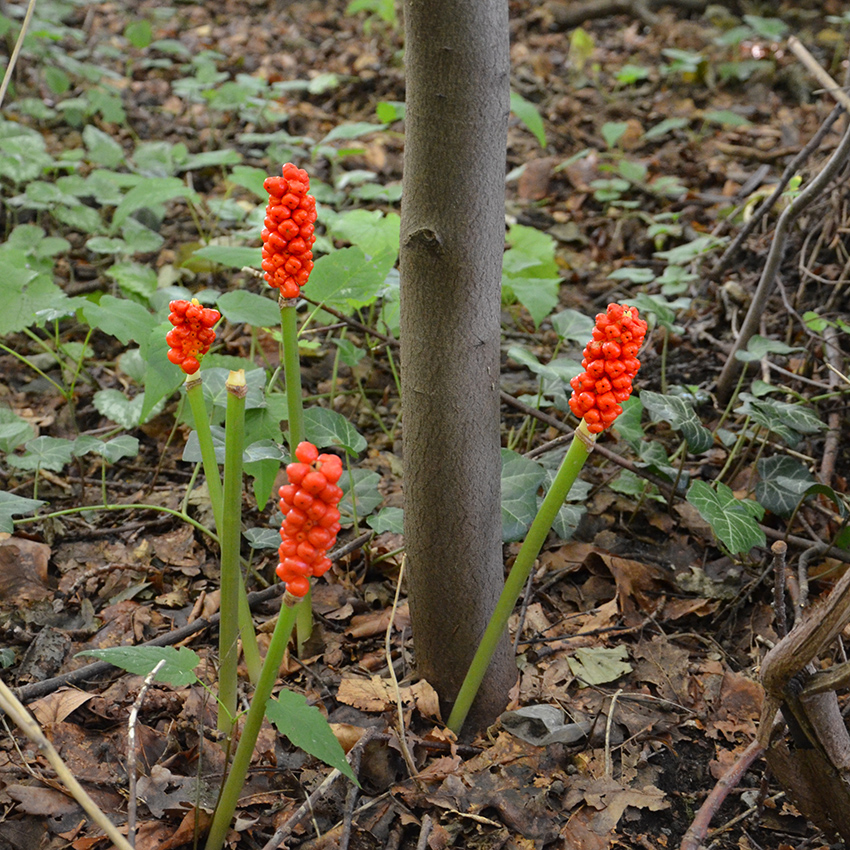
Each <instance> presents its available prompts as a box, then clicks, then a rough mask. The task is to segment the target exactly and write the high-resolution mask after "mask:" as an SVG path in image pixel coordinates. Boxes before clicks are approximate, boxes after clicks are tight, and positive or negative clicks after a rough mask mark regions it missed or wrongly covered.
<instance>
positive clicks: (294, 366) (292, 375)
mask: <svg viewBox="0 0 850 850" xmlns="http://www.w3.org/2000/svg"><path fill="white" fill-rule="evenodd" d="M280 327H281V333H282V334H283V376H284V381H285V382H286V406H287V410H288V413H289V450H290V453H291V454H293V455H294V453H295V447H296V446H297V445H298V444H299V443H300V442H302V441H303V439H304V401H303V398H302V396H301V359H300V357H299V356H298V316H297V314H296V312H295V301H294V300H293V299H283V298H282V299H281V300H280Z"/></svg>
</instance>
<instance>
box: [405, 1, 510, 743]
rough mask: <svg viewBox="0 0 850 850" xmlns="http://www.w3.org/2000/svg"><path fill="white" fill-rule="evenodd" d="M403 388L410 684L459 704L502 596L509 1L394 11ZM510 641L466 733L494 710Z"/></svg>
mask: <svg viewBox="0 0 850 850" xmlns="http://www.w3.org/2000/svg"><path fill="white" fill-rule="evenodd" d="M404 12H405V27H406V44H405V61H406V66H407V71H406V75H407V96H406V103H407V107H406V109H407V112H406V119H405V154H404V183H403V200H402V213H401V254H400V267H401V365H402V371H401V385H402V398H403V445H404V490H405V528H404V532H405V544H406V549H407V558H408V569H409V572H408V575H409V581H410V600H411V616H412V626H413V642H414V649H415V653H416V664H417V670H418V672H419V673H420V675H422V676H423V677H424V678H426V679H427V680H428V681H429V682H430V683H431V684H432V685H433V686H434V687H435V688H436V690H437V693H438V694H439V695H440V699H441V703H442V705H443V708H444V710H447V709H448V708H449V707H450V706H451V703H452V701H453V700H454V697H455V695H456V694H457V691H458V690H459V688H460V684H461V682H462V681H463V677H464V675H465V673H466V669H467V667H468V665H469V662H470V660H471V658H472V656H473V654H474V652H475V649H476V647H477V645H478V641H479V639H480V637H481V634H482V633H483V631H484V628H485V626H486V624H487V621H488V619H489V617H490V613H491V612H492V610H493V607H494V606H495V603H496V600H497V598H498V596H499V593H500V591H501V588H502V585H503V582H504V572H503V558H502V544H501V513H500V501H499V475H500V468H501V460H500V435H499V345H500V316H499V311H500V304H501V267H502V254H503V250H504V233H505V205H504V197H505V196H504V192H505V180H504V178H505V147H506V141H507V121H508V114H509V109H510V107H509V95H510V83H509V73H510V65H509V52H508V51H509V43H508V7H507V0H428V2H425V1H424V0H405V4H404ZM515 678H516V667H515V665H514V663H513V660H512V657H511V653H510V648H509V645H508V642H507V639H506V640H505V641H504V643H503V646H502V647H501V648H500V650H499V651H498V652H497V653H496V656H495V657H494V659H493V663H492V664H491V667H490V671H489V673H488V675H487V677H486V678H485V680H484V682H483V684H482V687H481V690H480V692H479V696H478V700H477V701H476V704H475V706H474V707H473V711H472V713H471V714H470V720H469V722H468V727H467V728H469V729H474V728H476V727H477V728H481V727H482V726H483V725H484V724H486V723H489V722H492V720H493V719H494V718H495V717H496V716H497V715H498V714H499V713H500V712H501V711H502V710H503V709H504V707H505V704H506V702H507V694H508V690H509V689H510V687H511V686H512V685H513V683H514V681H515Z"/></svg>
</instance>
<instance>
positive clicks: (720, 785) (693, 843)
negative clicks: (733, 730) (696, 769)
mask: <svg viewBox="0 0 850 850" xmlns="http://www.w3.org/2000/svg"><path fill="white" fill-rule="evenodd" d="M762 752H763V748H762V746H761V744H759V742H758V741H753V742H752V743H751V744H750V745H749V746H748V747H747V749H745V750H744V752H742V753H741V755H740V756H738V760H737V761H736V762H735V764H733V765H732V767H730V768H729V770H727V771H726V773H724V774H723V776H722V777H721V778H720V779H719V780H718V782H717V784H716V785H715V786H714V788H712V789H711V793H710V794H709V795H708V796H707V797H706V798H705V801H704V802H703V804H702V806H700V810H699V811H698V812H697V815H696V817H695V818H694V820H693V822H692V823H691V825H690V827H688V831H687V832H686V833H685V835H684V837H683V838H682V843H681V845H680V846H679V850H699V848H700V846H701V845H702V843H703V840H704V839H705V836H706V834H707V832H708V827H709V824H711V819H712V818H713V817H714V815H715V814H716V813H717V810H718V809H719V808H720V806H721V805H722V804H723V801H724V800H725V799H726V798H727V797H728V796H729V792H730V791H732V789H733V788H735V786H736V785H737V784H738V783H739V782H740V781H741V779H742V778H743V776H744V774H745V773H746V772H747V771H748V770H749V769H750V767H751V765H752V763H753V762H754V761H755V760H756V759H757V758H758V757H759V756H760V755H761V754H762Z"/></svg>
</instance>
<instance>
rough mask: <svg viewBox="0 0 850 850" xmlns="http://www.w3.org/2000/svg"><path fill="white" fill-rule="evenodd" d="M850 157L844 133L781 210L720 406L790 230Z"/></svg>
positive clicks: (727, 368)
mask: <svg viewBox="0 0 850 850" xmlns="http://www.w3.org/2000/svg"><path fill="white" fill-rule="evenodd" d="M848 155H850V130H848V131H846V132H845V133H844V135H843V136H842V138H841V141H840V142H839V144H838V147H836V149H835V151H833V154H832V156H831V157H830V158H829V160H828V161H827V163H826V165H824V167H823V168H822V169H821V171H820V173H819V174H818V175H817V176H816V177H815V178H814V179H813V180H812V181H811V183H809V184H808V186H806V187H805V188H804V189H803V190H802V192H800V194H799V195H797V197H796V198H794V200H793V201H791V203H790V204H788V206H787V207H786V208H785V209H784V210H783V211H782V215H780V216H779V221H778V222H777V224H776V230H775V231H774V234H773V239H772V241H771V243H770V249H769V251H768V254H767V259H766V261H765V264H764V269H763V270H762V274H761V278H760V279H759V282H758V286H757V287H756V291H755V292H754V293H753V300H752V302H751V303H750V307H749V309H748V310H747V315H746V317H745V319H744V323H743V324H742V325H741V330H740V332H739V333H738V336H737V338H736V340H735V343H734V344H733V346H732V349H731V351H730V352H729V356H728V358H727V360H726V363H725V365H724V366H723V371H722V372H721V373H720V377H719V378H718V379H717V388H716V392H717V398H718V400H719V401H720V403H721V404H725V403H726V402H727V401H728V400H729V397H730V396H731V394H732V389H733V387H734V385H735V382H736V381H737V378H738V372H739V370H740V368H741V365H742V364H741V363H740V362H739V361H738V360H737V359H736V357H735V355H736V354H737V353H738V352H739V351H741V350H742V349H745V348H746V347H747V343H748V342H749V341H750V339H752V336H753V334H754V333H755V332H756V330H757V328H758V325H759V321H760V319H761V317H762V316H763V315H764V313H765V312H766V310H767V302H768V299H769V298H770V294H771V291H772V290H773V284H774V281H775V280H776V274H777V272H778V271H779V265H780V263H781V261H782V257H783V255H784V254H785V247H786V242H787V240H788V234H789V233H790V231H791V227H792V226H793V224H794V222H795V221H796V220H797V218H798V217H799V216H800V214H801V213H802V212H803V210H805V209H806V207H808V206H809V205H810V204H811V203H812V201H814V200H815V199H816V198H817V197H819V196H820V195H821V194H822V193H823V192H824V191H825V190H826V188H827V186H828V185H829V184H830V183H831V182H832V180H833V179H834V178H835V177H836V176H837V174H838V172H839V171H840V169H841V168H842V167H843V166H844V164H845V162H846V161H847V157H848Z"/></svg>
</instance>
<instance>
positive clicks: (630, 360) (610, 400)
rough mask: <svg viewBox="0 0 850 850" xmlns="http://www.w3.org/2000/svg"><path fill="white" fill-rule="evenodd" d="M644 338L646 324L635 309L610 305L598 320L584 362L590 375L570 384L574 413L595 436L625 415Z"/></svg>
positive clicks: (578, 377) (587, 373)
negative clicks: (625, 406) (621, 404)
mask: <svg viewBox="0 0 850 850" xmlns="http://www.w3.org/2000/svg"><path fill="white" fill-rule="evenodd" d="M644 336H646V322H645V321H644V320H643V319H639V318H638V311H637V310H636V309H635V308H634V307H627V306H626V305H625V304H623V305H621V304H609V305H608V312H607V313H600V314H599V315H598V316H597V317H596V327H594V329H593V339H592V340H591V341H590V342H589V343H588V344H587V347H586V348H585V349H584V360H582V361H581V365H582V366H584V368H585V370H586V371H584V372H582V373H581V374H580V375H577V376H576V377H575V378H573V379H572V381H570V386H572V388H573V395H572V398H571V399H570V410H572V412H573V413H575V415H576V416H578V418H579V419H584V421H585V422H586V423H587V429H588V431H590V433H591V434H598V433H600V432H601V431H604V430H605V429H606V428H607V427H608V426H609V425H611V423H613V421H614V420H615V419H616V418H617V417H618V416H619V415H620V414H621V413H622V412H623V408H622V407H621V406H620V402H622V401H625V400H626V399H627V398H628V397H629V396H630V395H631V394H632V380H633V379H634V377H635V375H637V371H638V369H639V368H640V361H639V360H638V359H637V353H638V351H639V350H640V346H641V343H643V338H644Z"/></svg>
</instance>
